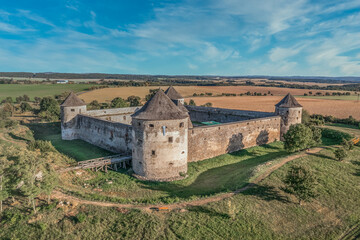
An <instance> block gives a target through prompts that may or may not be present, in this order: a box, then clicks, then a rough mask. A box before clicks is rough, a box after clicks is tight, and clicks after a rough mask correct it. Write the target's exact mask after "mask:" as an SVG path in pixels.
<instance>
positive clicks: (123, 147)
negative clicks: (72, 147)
mask: <svg viewBox="0 0 360 240" xmlns="http://www.w3.org/2000/svg"><path fill="white" fill-rule="evenodd" d="M131 131H132V127H131V126H130V125H126V124H122V123H118V122H111V121H107V120H103V119H99V118H96V117H91V116H87V115H81V114H80V115H78V120H77V133H78V138H79V139H82V140H84V141H86V142H89V143H91V144H94V145H96V146H99V147H101V148H104V149H106V150H109V151H112V152H115V153H120V152H121V153H123V152H127V153H130V152H131V149H132V137H131Z"/></svg>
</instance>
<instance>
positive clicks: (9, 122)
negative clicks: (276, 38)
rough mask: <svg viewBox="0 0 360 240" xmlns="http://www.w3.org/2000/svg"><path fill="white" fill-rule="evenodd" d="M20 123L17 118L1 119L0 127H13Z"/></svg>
mask: <svg viewBox="0 0 360 240" xmlns="http://www.w3.org/2000/svg"><path fill="white" fill-rule="evenodd" d="M18 124H19V122H18V121H16V120H11V119H5V120H0V128H11V127H15V126H16V125H18Z"/></svg>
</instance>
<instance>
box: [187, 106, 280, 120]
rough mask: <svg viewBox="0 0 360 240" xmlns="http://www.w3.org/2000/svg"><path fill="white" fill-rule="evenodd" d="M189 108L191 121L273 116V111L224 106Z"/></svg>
mask: <svg viewBox="0 0 360 240" xmlns="http://www.w3.org/2000/svg"><path fill="white" fill-rule="evenodd" d="M186 108H187V109H188V110H189V115H190V118H191V121H196V122H207V121H216V122H220V123H229V122H238V121H244V120H250V119H255V118H263V117H271V116H275V114H274V113H269V112H257V111H244V110H234V109H225V108H213V107H198V106H186Z"/></svg>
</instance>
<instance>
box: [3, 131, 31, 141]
mask: <svg viewBox="0 0 360 240" xmlns="http://www.w3.org/2000/svg"><path fill="white" fill-rule="evenodd" d="M8 134H9V136H10V137H11V138H12V139H14V140H21V141H25V142H29V139H25V138H22V137H19V136H16V135H15V134H13V133H11V132H10V133H8Z"/></svg>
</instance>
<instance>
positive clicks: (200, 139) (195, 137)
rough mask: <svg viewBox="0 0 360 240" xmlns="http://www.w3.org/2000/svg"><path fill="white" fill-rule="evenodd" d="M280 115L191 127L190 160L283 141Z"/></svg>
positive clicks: (198, 159)
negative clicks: (281, 138) (281, 139)
mask: <svg viewBox="0 0 360 240" xmlns="http://www.w3.org/2000/svg"><path fill="white" fill-rule="evenodd" d="M280 120H281V118H280V117H279V116H273V117H266V118H259V119H254V120H246V121H239V122H233V123H226V124H218V125H212V126H201V127H194V128H193V129H189V140H188V141H189V157H188V161H189V162H195V161H200V160H204V159H208V158H212V157H216V156H218V155H221V154H225V153H228V152H235V151H238V150H241V149H244V148H249V147H253V146H257V145H262V144H266V143H270V142H273V141H275V140H280Z"/></svg>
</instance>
